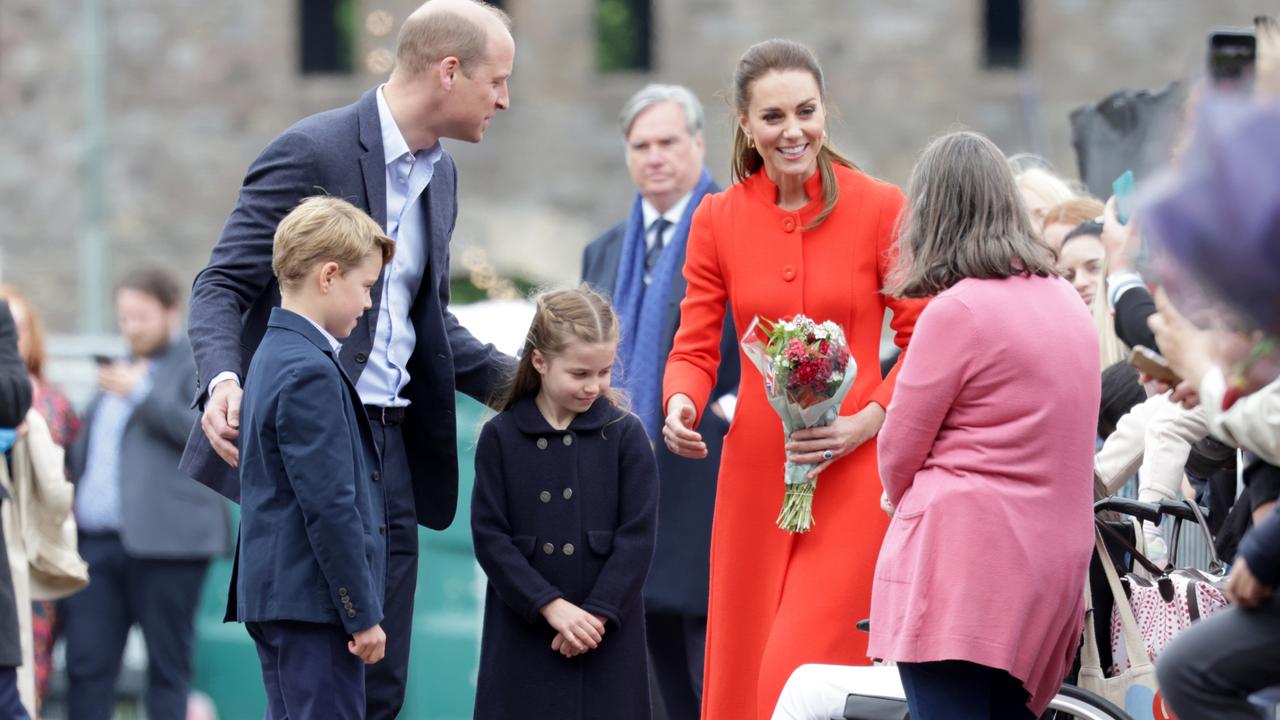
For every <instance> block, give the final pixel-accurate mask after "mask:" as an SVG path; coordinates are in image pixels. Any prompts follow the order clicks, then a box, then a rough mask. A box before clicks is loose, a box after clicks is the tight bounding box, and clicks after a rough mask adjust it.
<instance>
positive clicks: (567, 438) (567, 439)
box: [564, 435, 573, 447]
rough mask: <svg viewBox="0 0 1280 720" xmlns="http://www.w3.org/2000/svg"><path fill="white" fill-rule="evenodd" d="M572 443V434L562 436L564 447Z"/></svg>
mask: <svg viewBox="0 0 1280 720" xmlns="http://www.w3.org/2000/svg"><path fill="white" fill-rule="evenodd" d="M572 444H573V436H572V435H565V436H564V446H565V447H569V446H570V445H572Z"/></svg>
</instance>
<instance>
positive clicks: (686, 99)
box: [618, 83, 706, 138]
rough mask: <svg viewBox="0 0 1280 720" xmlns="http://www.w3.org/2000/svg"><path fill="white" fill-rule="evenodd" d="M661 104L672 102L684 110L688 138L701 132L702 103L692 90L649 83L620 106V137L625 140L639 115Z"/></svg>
mask: <svg viewBox="0 0 1280 720" xmlns="http://www.w3.org/2000/svg"><path fill="white" fill-rule="evenodd" d="M663 102H673V103H675V104H676V105H679V106H680V109H681V110H684V124H685V127H687V128H688V129H689V135H690V136H696V135H697V134H698V133H700V132H702V127H703V125H704V124H705V122H706V118H705V116H704V115H703V112H702V103H701V102H698V96H697V95H694V94H693V91H692V90H690V89H689V88H687V87H685V86H683V85H663V84H660V83H650V84H648V85H645V86H644V87H643V88H640V91H639V92H637V93H636V94H635V95H632V96H631V99H629V100H627V104H626V105H623V106H622V113H621V114H620V115H619V116H618V124H619V125H620V126H621V127H622V137H623V138H626V137H627V136H628V135H630V134H631V124H632V123H634V122H635V121H636V118H637V117H639V116H640V113H642V112H644V111H645V110H648V109H649V108H651V107H653V106H654V105H657V104H658V103H663Z"/></svg>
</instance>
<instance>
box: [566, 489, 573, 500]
mask: <svg viewBox="0 0 1280 720" xmlns="http://www.w3.org/2000/svg"><path fill="white" fill-rule="evenodd" d="M564 499H565V500H571V499H573V488H565V489H564Z"/></svg>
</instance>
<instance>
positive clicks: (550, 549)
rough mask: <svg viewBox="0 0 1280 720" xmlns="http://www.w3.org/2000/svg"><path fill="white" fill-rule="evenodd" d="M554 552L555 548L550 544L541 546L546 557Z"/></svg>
mask: <svg viewBox="0 0 1280 720" xmlns="http://www.w3.org/2000/svg"><path fill="white" fill-rule="evenodd" d="M555 551H556V546H555V545H552V544H551V543H546V544H545V545H543V546H542V552H544V553H546V554H548V555H550V554H551V553H553V552H555Z"/></svg>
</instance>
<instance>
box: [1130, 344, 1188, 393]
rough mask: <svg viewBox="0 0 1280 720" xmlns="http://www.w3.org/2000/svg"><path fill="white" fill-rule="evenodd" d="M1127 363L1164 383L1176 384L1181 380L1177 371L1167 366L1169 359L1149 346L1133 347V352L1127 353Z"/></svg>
mask: <svg viewBox="0 0 1280 720" xmlns="http://www.w3.org/2000/svg"><path fill="white" fill-rule="evenodd" d="M1129 364H1130V365H1132V366H1133V367H1135V368H1137V370H1138V372H1140V373H1142V374H1144V375H1146V376H1147V377H1149V378H1151V379H1152V380H1159V381H1160V382H1162V383H1164V384H1166V385H1177V384H1178V383H1180V382H1182V378H1180V377H1178V373H1176V372H1174V371H1173V368H1171V367H1169V361H1168V360H1165V359H1164V356H1163V355H1161V354H1160V353H1158V352H1156V351H1155V350H1152V349H1151V348H1146V347H1143V346H1141V345H1138V346H1137V347H1135V348H1134V349H1133V352H1131V353H1129Z"/></svg>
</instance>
